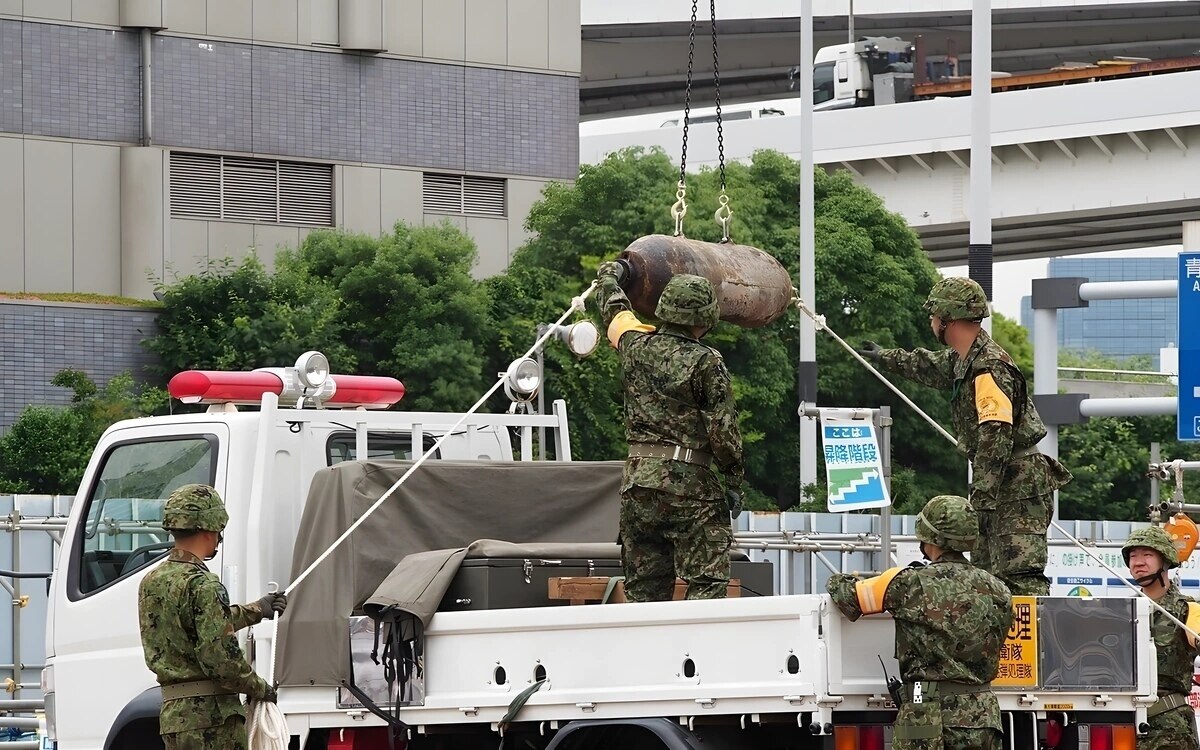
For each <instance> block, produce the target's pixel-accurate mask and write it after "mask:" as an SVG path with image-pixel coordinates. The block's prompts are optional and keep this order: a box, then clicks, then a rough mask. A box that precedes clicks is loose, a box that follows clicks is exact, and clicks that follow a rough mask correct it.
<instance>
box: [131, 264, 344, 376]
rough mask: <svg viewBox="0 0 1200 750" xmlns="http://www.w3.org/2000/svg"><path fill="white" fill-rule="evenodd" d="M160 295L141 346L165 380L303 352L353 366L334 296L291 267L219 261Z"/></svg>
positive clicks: (274, 361)
mask: <svg viewBox="0 0 1200 750" xmlns="http://www.w3.org/2000/svg"><path fill="white" fill-rule="evenodd" d="M283 260H286V258H285V257H284V258H281V261H283ZM161 291H162V293H163V308H162V312H161V313H160V314H159V316H158V333H157V334H156V335H154V336H151V337H149V338H148V339H147V340H146V341H145V346H146V348H147V349H149V350H150V351H151V352H153V353H154V354H156V355H158V359H159V364H158V366H157V368H156V370H157V372H158V373H159V374H160V375H163V376H164V377H170V376H171V375H174V374H175V373H177V372H180V371H182V370H189V369H211V370H252V369H254V368H256V367H281V366H284V365H290V364H291V363H292V362H294V361H295V360H296V357H298V356H299V355H300V354H302V353H303V352H305V351H307V350H309V349H318V350H320V351H322V352H323V353H325V355H326V356H328V357H329V360H330V362H332V363H334V365H335V366H336V367H337V368H339V369H340V370H341V371H343V372H345V371H352V370H353V368H354V365H355V357H354V351H353V350H352V349H351V348H350V347H348V346H346V345H345V343H343V340H342V336H343V324H342V319H341V317H340V316H339V313H340V312H341V308H342V302H341V300H340V299H339V298H338V295H337V293H336V291H335V290H334V289H332V288H331V287H330V286H329V285H328V284H325V283H321V282H319V281H315V280H313V279H311V278H310V277H308V276H307V275H306V274H305V273H303V272H302V271H298V270H296V269H294V268H293V267H292V266H289V265H286V264H284V265H282V266H281V267H280V268H279V270H277V271H276V272H275V273H273V274H272V273H268V272H267V271H266V269H265V268H263V265H262V263H261V262H260V261H259V260H258V258H257V257H255V256H254V255H250V256H248V257H247V258H246V259H245V260H243V261H242V262H241V263H238V264H235V263H234V262H233V261H232V260H231V259H228V258H226V259H223V260H220V261H213V262H210V263H209V264H208V265H207V267H206V268H205V269H204V270H203V271H202V272H200V273H198V274H194V275H191V276H185V277H184V278H182V279H180V280H178V281H177V282H175V283H174V284H170V285H165V286H162V287H161Z"/></svg>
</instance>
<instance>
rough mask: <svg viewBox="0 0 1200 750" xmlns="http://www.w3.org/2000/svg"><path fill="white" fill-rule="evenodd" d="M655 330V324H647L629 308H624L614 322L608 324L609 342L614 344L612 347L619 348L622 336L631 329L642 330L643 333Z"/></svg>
mask: <svg viewBox="0 0 1200 750" xmlns="http://www.w3.org/2000/svg"><path fill="white" fill-rule="evenodd" d="M653 330H654V326H652V325H647V324H645V323H643V322H642V321H640V320H638V319H637V316H636V315H634V314H633V313H631V312H630V311H628V310H622V311H621V312H619V313H617V315H616V317H615V318H613V321H612V323H609V324H608V343H610V344H612V348H613V349H616V348H617V343H618V342H620V340H621V336H623V335H624V334H626V333H628V332H629V331H641V332H642V333H650V332H651V331H653Z"/></svg>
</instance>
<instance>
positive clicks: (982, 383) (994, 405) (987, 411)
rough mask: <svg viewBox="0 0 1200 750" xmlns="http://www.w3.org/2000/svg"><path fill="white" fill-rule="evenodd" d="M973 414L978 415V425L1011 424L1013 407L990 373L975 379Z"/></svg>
mask: <svg viewBox="0 0 1200 750" xmlns="http://www.w3.org/2000/svg"><path fill="white" fill-rule="evenodd" d="M975 412H976V413H977V414H978V415H979V423H980V424H983V423H984V422H1003V423H1004V424H1012V423H1013V405H1012V401H1011V400H1009V398H1008V396H1006V395H1005V394H1004V391H1002V390H1000V386H998V385H996V380H995V378H993V377H992V374H991V373H990V372H985V373H983V374H982V375H979V376H978V377H976V378H975Z"/></svg>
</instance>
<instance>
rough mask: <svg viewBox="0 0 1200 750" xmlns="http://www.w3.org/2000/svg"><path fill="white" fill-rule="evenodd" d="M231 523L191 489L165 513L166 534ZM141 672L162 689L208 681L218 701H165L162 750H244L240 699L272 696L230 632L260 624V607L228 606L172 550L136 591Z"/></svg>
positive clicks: (209, 581)
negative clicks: (242, 696)
mask: <svg viewBox="0 0 1200 750" xmlns="http://www.w3.org/2000/svg"><path fill="white" fill-rule="evenodd" d="M228 519H229V516H228V514H227V513H226V512H225V508H224V507H223V506H222V505H221V499H220V496H219V495H218V494H217V492H216V490H214V489H213V488H211V487H208V486H206V485H198V484H189V485H185V486H183V487H180V488H179V489H177V490H175V492H173V493H172V494H171V497H170V499H168V501H167V504H166V506H165V508H164V512H163V526H164V527H165V528H169V529H180V530H181V529H201V530H205V531H217V532H220V531H221V530H223V529H224V527H225V524H226V522H227V521H228ZM138 614H139V620H140V625H141V632H142V651H143V653H144V656H145V658H146V666H147V667H149V668H150V669H151V670H152V671H153V672H154V674H155V675H156V676H157V677H158V682H159V684H160V685H163V686H164V687H166V686H171V685H178V684H180V683H190V682H196V681H207V680H211V681H214V682H215V683H216V685H217V686H219V687H217V688H216V690H217V691H218V692H220V694H215V695H214V694H208V695H197V696H195V697H183V698H174V699H170V698H164V700H163V705H162V711H161V713H160V714H159V731H160V732H161V733H162V737H163V742H164V744H165V745H166V747H167V750H172V749H178V750H190V749H192V748H195V749H199V748H245V747H246V745H247V739H246V727H245V721H246V714H245V709H244V708H243V707H242V702H241V700H240V699H239V698H238V693H246V694H247V695H249V696H250V697H252V698H257V699H263V698H265V697H267V695H268V694H269V693H271V692H273V691H271V688H270V687H269V686H268V685H267V683H266V681H265V680H263V679H262V678H261V677H259V676H258V675H256V674H255V673H254V670H253V669H251V668H250V665H249V663H247V662H246V658H245V656H244V655H243V654H242V650H241V647H240V646H238V642H237V638H236V637H234V635H233V634H234V632H235V631H237V630H241V629H242V628H244V627H248V626H250V625H254V624H256V623H258V622H260V621H261V620H262V619H263V615H264V613H263V610H262V604H261V602H255V603H252V604H245V605H233V606H230V604H229V594H228V593H227V592H226V591H225V587H224V586H223V585H222V584H221V580H220V579H219V578H217V576H215V575H213V574H212V573H210V572H209V570H208V568H207V567H205V565H204V561H203V560H201V559H200V558H198V557H196V556H195V555H193V554H192V553H190V552H187V551H186V550H182V549H179V548H178V547H176V548H175V549H172V550H171V553H170V555H168V557H167V559H166V562H164V563H163V564H162V565H160V566H158V567H156V568H155V569H154V570H152V571H150V573H149V574H147V575H146V577H145V578H143V579H142V583H141V586H140V587H139V589H138Z"/></svg>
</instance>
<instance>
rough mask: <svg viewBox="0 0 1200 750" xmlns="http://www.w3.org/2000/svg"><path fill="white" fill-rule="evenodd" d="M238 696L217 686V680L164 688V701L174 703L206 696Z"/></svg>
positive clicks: (233, 691) (185, 683) (179, 684)
mask: <svg viewBox="0 0 1200 750" xmlns="http://www.w3.org/2000/svg"><path fill="white" fill-rule="evenodd" d="M237 694H238V692H237V691H236V690H230V689H228V688H223V687H221V686H220V685H218V684H217V681H216V680H192V681H191V682H177V683H175V684H174V685H163V686H162V697H163V700H164V701H173V700H177V699H179V698H200V697H202V696H206V695H237Z"/></svg>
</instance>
